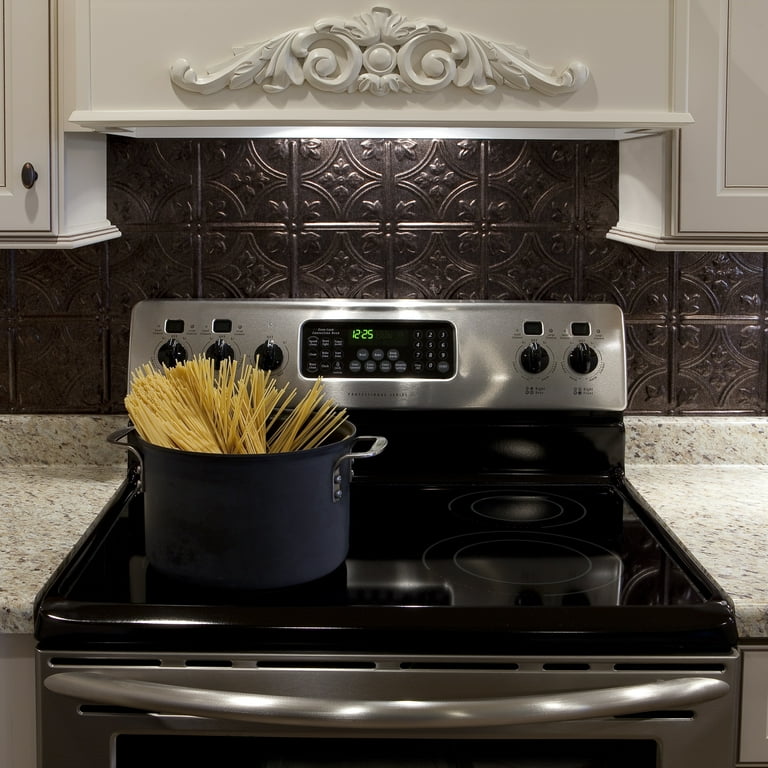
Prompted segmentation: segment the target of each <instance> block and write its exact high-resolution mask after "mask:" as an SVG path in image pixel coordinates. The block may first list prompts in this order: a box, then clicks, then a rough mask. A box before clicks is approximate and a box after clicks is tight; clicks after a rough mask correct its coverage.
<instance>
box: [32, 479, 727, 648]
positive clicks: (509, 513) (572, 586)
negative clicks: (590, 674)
mask: <svg viewBox="0 0 768 768" xmlns="http://www.w3.org/2000/svg"><path fill="white" fill-rule="evenodd" d="M133 491H134V489H133V488H132V487H131V484H130V483H126V485H125V486H124V488H123V489H122V492H121V494H119V495H118V496H117V497H116V498H115V500H114V501H113V503H112V504H111V505H110V506H109V507H108V508H107V509H105V511H104V512H103V513H102V516H101V518H100V519H99V521H98V522H97V524H96V525H95V526H94V528H93V529H92V530H91V532H90V533H89V534H88V535H87V536H86V538H85V539H84V540H83V542H81V545H80V546H79V547H78V548H77V550H76V552H75V553H74V555H73V556H72V557H71V559H70V560H69V561H68V562H67V563H66V564H65V566H64V567H63V569H62V570H61V571H60V572H59V574H58V575H57V576H56V577H55V578H54V579H53V580H52V582H51V583H50V584H49V586H48V588H47V589H46V590H45V592H44V593H43V594H42V595H41V596H40V598H39V599H38V606H37V617H36V618H37V636H38V639H39V640H41V642H42V643H43V644H44V645H48V646H49V647H58V646H62V647H64V646H67V645H69V646H72V645H76V646H77V647H83V646H84V645H85V646H87V645H88V644H89V643H101V642H104V641H106V642H108V643H110V644H111V645H113V646H115V647H117V646H120V647H124V646H127V647H131V646H133V647H139V646H141V647H158V648H159V647H162V646H164V647H171V646H174V647H178V646H179V644H180V643H181V644H183V645H184V646H186V647H196V648H201V647H205V648H206V649H211V650H212V649H214V648H216V647H227V648H230V649H233V648H237V649H240V650H242V649H243V648H257V647H258V648H259V649H260V650H265V649H275V648H280V649H282V650H285V649H286V647H290V648H302V649H307V648H318V649H336V650H351V649H355V650H366V651H369V650H370V651H372V650H376V649H379V650H387V651H395V650H407V651H409V652H436V651H440V652H461V653H477V652H481V653H509V652H517V653H521V652H522V653H526V652H537V653H538V652H542V651H547V652H578V651H582V650H585V649H588V650H589V652H591V653H597V652H605V653H615V652H617V651H618V650H619V649H622V650H624V651H626V652H636V653H663V652H664V653H666V652H670V651H671V650H672V651H674V652H680V651H681V650H690V651H691V652H696V651H717V650H723V651H724V650H727V649H728V648H730V647H732V646H733V645H734V644H735V629H734V623H733V612H732V609H731V606H730V604H729V602H728V600H727V599H726V598H725V597H724V596H723V595H722V594H721V593H720V592H719V589H718V587H717V585H716V584H713V583H712V582H711V581H710V580H709V578H708V577H707V575H706V574H705V573H703V572H701V571H700V569H699V568H698V566H697V565H696V563H694V562H692V561H691V560H690V558H688V557H687V555H686V553H685V552H684V551H682V550H681V549H680V547H679V546H678V545H677V544H676V543H675V542H674V541H672V540H670V539H669V537H668V535H667V533H666V531H665V529H664V528H663V527H661V526H660V525H659V523H658V521H657V519H656V518H655V516H654V515H653V513H652V512H651V511H650V510H648V509H647V508H645V507H644V505H643V504H642V502H641V501H640V500H639V499H637V498H636V497H635V495H634V493H633V491H632V489H631V488H628V487H626V486H624V485H623V484H620V483H613V482H610V483H609V482H606V483H596V484H591V483H586V484H582V483H575V484H556V483H546V484H541V483H535V482H533V483H532V482H524V481H523V482H514V483H503V484H490V485H488V484H482V485H481V484H476V485H475V484H462V485H452V484H442V485H439V486H430V485H424V486H421V485H419V486H404V485H398V484H384V483H380V482H375V483H369V484H367V483H366V482H361V483H354V484H353V487H352V501H351V524H350V549H349V556H348V558H347V560H346V562H344V563H343V564H342V565H341V566H340V567H339V568H337V569H336V570H335V571H333V572H332V573H330V574H328V575H327V576H324V577H322V578H320V579H317V580H315V581H312V582H310V583H307V584H301V585H297V586H292V587H284V588H280V589H268V590H233V589H213V588H206V587H201V586H199V585H197V584H194V583H188V582H183V581H179V580H176V579H174V578H170V577H168V576H167V575H164V574H162V573H160V572H158V571H157V570H156V569H154V568H153V567H152V565H151V564H149V563H148V562H147V558H146V556H145V553H144V547H143V524H142V523H143V509H142V503H141V500H142V497H141V495H135V493H134V492H133ZM619 646H620V648H619Z"/></svg>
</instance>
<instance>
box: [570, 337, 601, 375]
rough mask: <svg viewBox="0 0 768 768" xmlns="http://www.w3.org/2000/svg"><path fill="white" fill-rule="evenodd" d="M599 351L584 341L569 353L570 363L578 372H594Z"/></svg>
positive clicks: (572, 368)
mask: <svg viewBox="0 0 768 768" xmlns="http://www.w3.org/2000/svg"><path fill="white" fill-rule="evenodd" d="M597 362H598V360H597V352H595V350H594V349H592V347H590V346H589V345H588V344H585V343H584V342H583V341H582V342H580V343H579V344H577V345H576V346H575V347H574V349H573V350H572V351H571V353H570V354H569V355H568V365H569V366H570V367H571V370H572V371H575V372H576V373H592V371H594V370H595V368H597Z"/></svg>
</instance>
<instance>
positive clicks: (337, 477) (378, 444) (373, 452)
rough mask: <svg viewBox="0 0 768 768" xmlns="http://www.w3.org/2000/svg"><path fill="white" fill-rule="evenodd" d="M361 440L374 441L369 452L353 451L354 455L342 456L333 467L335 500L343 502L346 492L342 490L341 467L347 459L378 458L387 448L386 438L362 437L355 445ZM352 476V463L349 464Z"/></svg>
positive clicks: (346, 454)
mask: <svg viewBox="0 0 768 768" xmlns="http://www.w3.org/2000/svg"><path fill="white" fill-rule="evenodd" d="M359 440H373V443H372V444H371V447H370V448H369V449H368V450H367V451H353V452H352V453H345V454H344V455H343V456H340V457H339V458H338V459H337V460H336V463H335V464H334V465H333V500H334V502H336V501H341V500H342V498H343V497H344V491H343V490H342V487H341V483H342V479H343V475H342V474H341V465H342V463H343V462H344V461H346V460H347V459H352V460H354V459H370V458H372V457H373V456H378V455H379V454H380V453H381V452H382V451H383V450H384V449H385V448H386V447H387V438H386V437H377V436H375V435H360V437H358V438H357V439H356V440H355V444H357V442H358V441H359ZM349 468H350V476H351V475H352V461H350V462H349Z"/></svg>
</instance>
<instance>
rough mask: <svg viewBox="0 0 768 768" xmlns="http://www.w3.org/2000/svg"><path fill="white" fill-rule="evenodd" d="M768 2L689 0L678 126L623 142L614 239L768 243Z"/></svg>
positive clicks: (760, 246) (750, 246)
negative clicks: (685, 120)
mask: <svg viewBox="0 0 768 768" xmlns="http://www.w3.org/2000/svg"><path fill="white" fill-rule="evenodd" d="M767 39H768V3H766V2H765V0H690V27H689V40H688V45H687V55H688V73H689V81H688V108H689V110H690V112H691V115H692V116H693V118H694V121H695V122H694V123H693V124H692V125H689V126H686V127H684V128H682V129H681V130H680V131H679V132H674V133H672V134H668V135H659V136H654V137H650V138H642V139H638V140H636V141H628V142H623V143H622V144H621V148H620V166H621V170H620V183H619V203H620V219H619V222H618V224H617V226H616V227H615V228H614V230H613V231H612V232H611V234H609V237H611V238H614V239H618V240H622V241H625V242H630V243H634V244H637V245H641V246H644V247H648V248H653V249H656V250H677V251H683V250H719V251H747V250H757V251H765V250H768V152H767V151H766V148H765V146H766V126H767V125H768V77H766V74H765V65H764V60H765V53H764V51H765V41H766V40H767Z"/></svg>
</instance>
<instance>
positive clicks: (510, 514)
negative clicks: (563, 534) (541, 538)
mask: <svg viewBox="0 0 768 768" xmlns="http://www.w3.org/2000/svg"><path fill="white" fill-rule="evenodd" d="M448 509H449V510H451V511H453V512H456V513H459V514H461V513H462V512H463V513H464V514H466V513H469V514H471V515H476V516H478V517H483V518H485V519H487V520H494V521H496V522H501V523H510V524H511V525H522V526H535V525H539V526H540V527H541V528H555V527H559V526H563V525H571V524H573V523H576V522H578V521H579V520H582V519H583V518H584V517H586V514H587V509H586V507H585V506H584V505H583V504H581V503H580V502H578V501H576V500H575V499H572V498H568V497H566V496H558V495H557V494H551V493H540V492H536V491H531V490H530V489H525V490H524V489H514V490H510V489H493V490H485V491H474V492H472V493H465V494H462V495H461V496H457V497H455V498H454V499H451V501H450V502H449V503H448Z"/></svg>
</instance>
